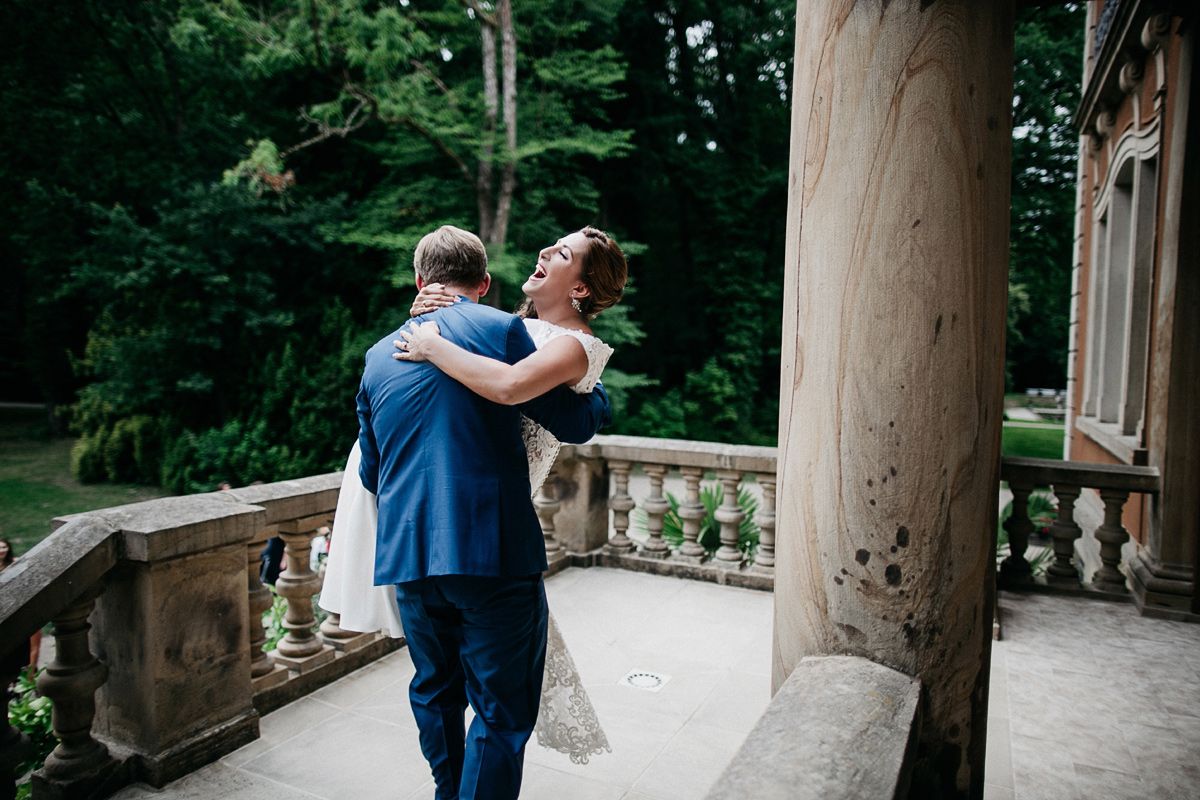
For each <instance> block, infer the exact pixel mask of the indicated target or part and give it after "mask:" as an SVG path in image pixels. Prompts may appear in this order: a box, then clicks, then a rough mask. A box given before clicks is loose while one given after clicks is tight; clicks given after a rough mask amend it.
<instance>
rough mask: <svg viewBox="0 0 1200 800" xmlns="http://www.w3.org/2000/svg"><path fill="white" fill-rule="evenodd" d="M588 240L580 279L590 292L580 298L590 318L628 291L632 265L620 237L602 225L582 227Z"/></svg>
mask: <svg viewBox="0 0 1200 800" xmlns="http://www.w3.org/2000/svg"><path fill="white" fill-rule="evenodd" d="M580 233H582V234H583V235H584V236H586V237H587V240H588V249H587V250H585V251H583V259H582V260H581V261H580V266H581V270H580V280H582V281H583V285H584V286H586V287H588V296H587V297H585V298H583V299H582V300H580V301H579V304H580V306H582V307H583V315H584V316H585V317H587V318H588V319H591V318H592V317H594V316H596V315H597V314H599V313H600V312H601V311H603V310H604V309H606V308H612V307H613V306H615V305H616V304H617V303H619V302H620V301H621V296H622V295H623V294H625V281H626V280H628V279H629V265H628V264H627V263H626V262H625V253H623V252H622V251H621V248H620V246H619V245H618V244H617V242H616V240H615V239H613V238H612V237H611V236H609V235H608V234H607V233H605V232H604V231H602V230H600V229H599V228H593V227H591V226H588V227H586V228H584V229H583V230H581V231H580Z"/></svg>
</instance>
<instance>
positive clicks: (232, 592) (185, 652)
mask: <svg viewBox="0 0 1200 800" xmlns="http://www.w3.org/2000/svg"><path fill="white" fill-rule="evenodd" d="M89 516H91V517H95V518H97V519H101V520H103V521H104V522H105V523H107V524H108V525H109V526H111V528H113V529H115V530H116V532H117V536H118V537H119V539H120V541H121V561H120V562H119V563H118V564H117V565H116V566H115V567H114V568H113V570H112V571H111V572H110V573H109V577H108V580H107V589H106V590H105V592H104V594H102V595H101V596H100V598H99V600H98V601H97V602H96V610H95V612H94V613H93V614H92V618H91V624H92V627H93V631H92V639H91V641H92V646H93V648H94V649H95V652H96V655H97V656H98V657H99V659H100V660H101V661H102V662H103V663H104V664H105V665H106V666H107V668H108V680H107V681H106V682H104V684H103V685H102V686H100V688H99V690H98V691H97V693H96V720H95V724H94V728H93V730H94V731H95V733H96V734H97V736H98V737H99V738H100V740H101V741H103V742H108V743H112V744H115V745H117V746H118V748H117V749H118V750H119V751H120V752H121V753H122V754H128V760H127V762H126V763H127V765H128V766H129V767H131V771H130V777H131V778H133V779H134V780H141V781H145V782H147V783H150V784H153V785H155V786H162V785H163V784H164V783H166V782H168V781H170V780H173V779H174V778H177V777H179V776H180V775H183V774H186V773H187V772H190V771H191V770H193V769H195V768H196V767H199V766H200V765H202V764H205V763H208V762H209V761H212V760H214V759H216V758H218V757H220V756H221V755H224V754H225V753H228V752H231V751H233V750H236V749H237V748H238V747H240V746H241V745H243V744H246V743H247V742H249V741H251V740H253V739H255V738H257V736H258V714H257V713H256V712H255V710H254V705H253V702H252V701H253V689H252V687H251V682H250V654H249V648H248V646H247V645H248V642H249V640H250V635H249V632H248V629H247V621H248V596H247V592H246V542H247V541H249V540H250V538H251V537H252V536H253V535H254V534H255V533H257V532H258V531H259V530H261V529H262V527H263V522H264V520H263V510H262V509H261V508H258V507H254V506H246V505H241V504H238V503H235V502H231V501H229V500H228V499H227V498H220V499H218V498H215V497H212V496H209V495H194V496H191V497H169V498H163V499H160V500H152V501H149V502H146V503H137V504H134V505H130V506H121V507H118V508H109V509H104V510H103V511H100V512H93V513H92V514H90V515H89ZM81 652H82V651H81ZM75 655H76V656H79V655H80V654H79V653H76V654H75ZM75 660H76V661H78V660H79V658H76V659H75ZM47 764H48V765H49V762H47Z"/></svg>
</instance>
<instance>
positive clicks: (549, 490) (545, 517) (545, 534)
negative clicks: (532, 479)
mask: <svg viewBox="0 0 1200 800" xmlns="http://www.w3.org/2000/svg"><path fill="white" fill-rule="evenodd" d="M552 481H553V476H550V477H547V478H546V480H545V482H544V483H543V484H542V487H541V488H540V489H538V493H537V497H535V498H534V500H533V507H534V510H535V511H537V515H538V522H540V523H541V525H542V539H543V540H544V541H545V546H546V560H547V561H556V560H558V559H559V558H562V557H563V555H565V554H564V552H563V548H562V545H561V544H559V542H558V539H557V538H555V536H554V515H555V514H557V513H558V509H559V508H560V507H561V506H562V504H561V503H560V502H559V501H558V491H557V490H556V488H555V487H554V486H553V483H552Z"/></svg>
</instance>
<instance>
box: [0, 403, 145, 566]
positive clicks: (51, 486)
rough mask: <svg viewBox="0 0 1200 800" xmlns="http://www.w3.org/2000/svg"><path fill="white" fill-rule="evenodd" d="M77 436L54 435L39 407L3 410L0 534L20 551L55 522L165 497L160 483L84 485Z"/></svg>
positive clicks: (0, 415)
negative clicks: (75, 465) (77, 470)
mask: <svg viewBox="0 0 1200 800" xmlns="http://www.w3.org/2000/svg"><path fill="white" fill-rule="evenodd" d="M73 444H74V440H73V439H69V438H56V437H52V436H51V435H50V430H49V427H48V426H47V424H46V419H45V414H44V412H42V411H40V410H26V409H12V408H0V509H3V513H0V538H4V539H9V540H10V541H12V543H13V545H14V546H15V547H16V551H17V554H18V555H20V554H21V553H25V552H27V551H28V550H29V548H31V547H33V546H34V545H35V544H37V543H38V542H40V541H41V540H42V539H44V538H45V537H46V536H48V535H49V533H50V520H51V519H53V518H54V517H57V516H59V515H61V514H74V513H76V512H79V511H91V510H92V509H96V508H105V507H107V506H116V505H122V504H124V503H136V502H138V501H139V500H149V499H150V498H153V497H161V496H162V495H163V494H165V492H163V491H162V490H161V489H159V488H157V487H150V486H129V485H115V484H91V485H84V484H81V483H80V482H79V481H77V480H75V478H73V477H72V476H71V446H72V445H73Z"/></svg>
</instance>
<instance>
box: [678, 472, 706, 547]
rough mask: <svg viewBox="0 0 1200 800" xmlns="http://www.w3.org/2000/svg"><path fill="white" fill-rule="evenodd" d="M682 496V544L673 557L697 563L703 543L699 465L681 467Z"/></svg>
mask: <svg viewBox="0 0 1200 800" xmlns="http://www.w3.org/2000/svg"><path fill="white" fill-rule="evenodd" d="M679 472H680V473H681V474H682V475H683V486H684V490H683V491H684V498H683V502H682V503H680V504H679V519H680V521H681V522H682V523H683V544H682V545H680V547H679V552H678V553H676V554H675V558H678V559H680V560H683V561H689V562H693V563H699V562H700V561H701V560H702V559H703V558H704V545H702V544H700V521H701V520H703V519H704V504H703V503H701V502H700V478H701V477H703V475H704V470H702V469H700V467H683V468H681V469H680V470H679Z"/></svg>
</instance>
